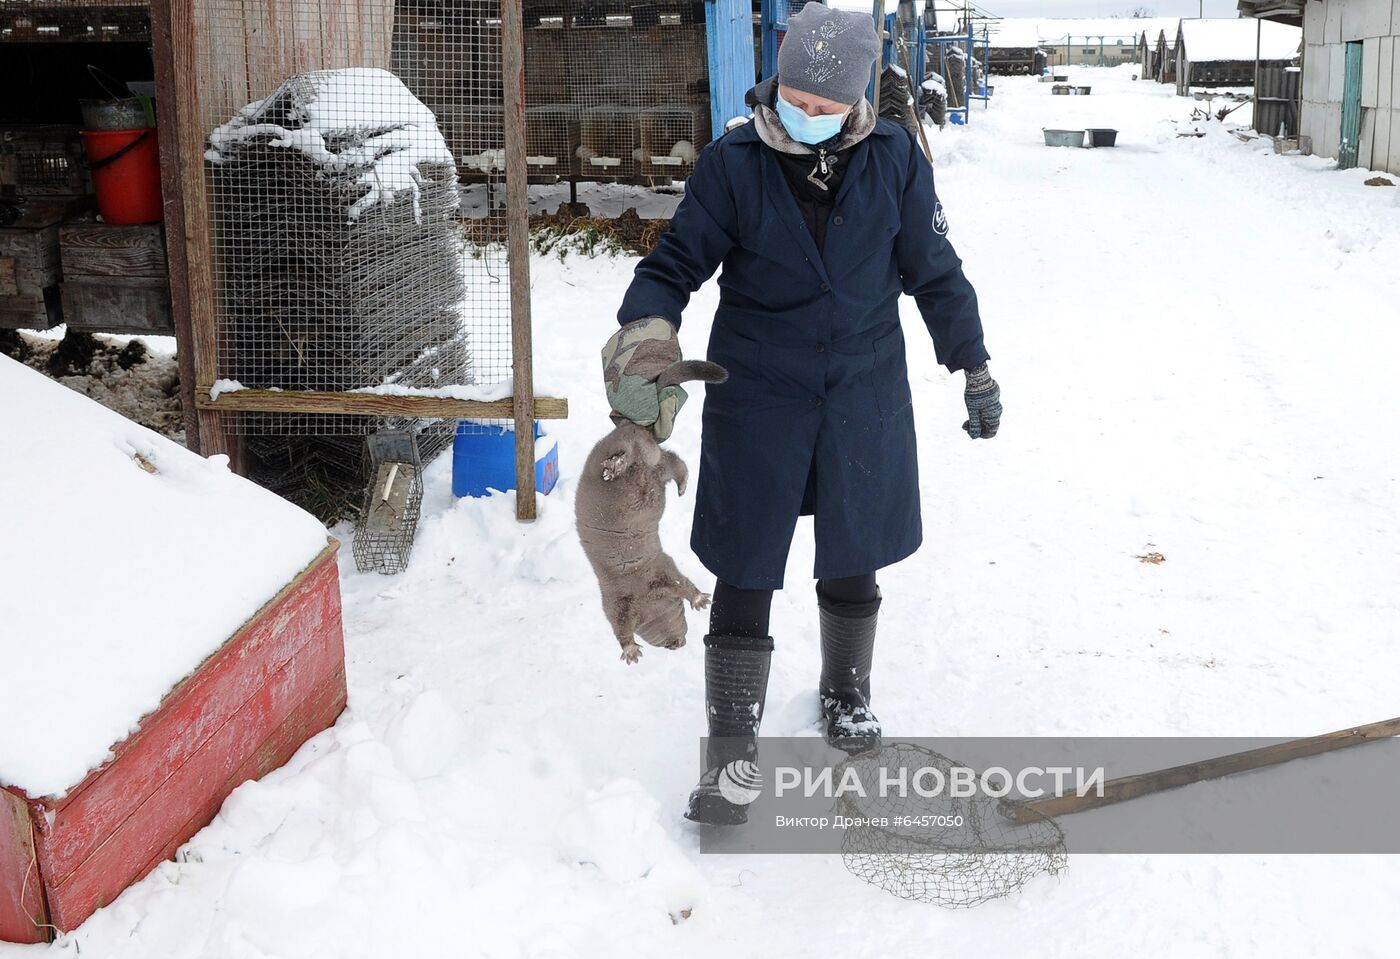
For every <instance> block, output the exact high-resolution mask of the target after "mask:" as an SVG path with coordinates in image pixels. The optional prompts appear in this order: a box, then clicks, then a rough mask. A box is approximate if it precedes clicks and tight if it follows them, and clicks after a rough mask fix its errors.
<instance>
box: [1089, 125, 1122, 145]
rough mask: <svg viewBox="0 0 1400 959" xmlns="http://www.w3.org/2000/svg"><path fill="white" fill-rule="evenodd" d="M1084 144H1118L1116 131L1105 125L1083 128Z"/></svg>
mask: <svg viewBox="0 0 1400 959" xmlns="http://www.w3.org/2000/svg"><path fill="white" fill-rule="evenodd" d="M1084 133H1085V134H1086V138H1085V142H1084V145H1085V146H1089V147H1111V146H1117V145H1118V131H1117V130H1110V129H1108V128H1106V127H1090V128H1089V129H1087V130H1085V131H1084Z"/></svg>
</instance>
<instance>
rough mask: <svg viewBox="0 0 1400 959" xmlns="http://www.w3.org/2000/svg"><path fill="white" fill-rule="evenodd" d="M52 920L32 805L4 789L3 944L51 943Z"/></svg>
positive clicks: (0, 850) (0, 839)
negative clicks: (36, 851)
mask: <svg viewBox="0 0 1400 959" xmlns="http://www.w3.org/2000/svg"><path fill="white" fill-rule="evenodd" d="M48 921H49V914H48V907H47V905H46V904H45V902H44V885H43V879H42V877H41V876H40V875H39V865H38V860H37V858H36V857H35V855H34V827H33V825H32V823H31V820H30V816H29V804H28V803H27V802H25V801H24V799H23V798H22V797H20V796H18V795H16V794H15V793H13V792H10V791H8V790H6V789H3V788H0V942H47V941H48V939H49V934H48V929H47V928H46V924H47V923H48Z"/></svg>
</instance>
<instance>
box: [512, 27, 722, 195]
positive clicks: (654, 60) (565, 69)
mask: <svg viewBox="0 0 1400 959" xmlns="http://www.w3.org/2000/svg"><path fill="white" fill-rule="evenodd" d="M704 19H705V18H704V7H703V4H694V3H689V2H675V0H669V2H660V3H649V4H628V3H621V2H618V3H613V4H603V3H586V4H582V5H569V6H566V5H564V4H562V3H559V2H557V0H527V2H526V4H525V23H526V25H527V29H526V31H525V85H526V98H527V100H528V102H529V104H530V112H529V127H530V129H529V133H528V136H529V138H530V147H529V153H530V155H531V157H532V158H541V159H539V160H538V161H534V160H532V161H531V170H530V172H531V175H532V177H533V178H534V179H535V180H536V181H537V182H538V181H541V180H547V179H551V178H555V177H562V176H570V177H572V178H575V179H581V180H603V181H607V180H630V181H642V180H649V181H653V182H654V181H656V180H659V179H663V178H665V177H668V176H672V175H674V176H677V177H683V176H685V175H686V174H687V173H688V172H689V170H688V169H687V168H686V166H685V163H684V162H681V163H679V164H676V163H672V162H670V161H669V160H667V159H665V158H666V157H669V155H670V153H669V151H670V149H671V147H672V146H674V145H675V144H676V143H677V142H680V141H682V140H685V141H687V142H689V143H690V144H691V145H692V146H693V147H694V149H695V151H696V152H697V153H698V151H699V150H700V149H702V148H703V147H704V146H705V144H706V143H708V142H709V140H710V135H711V134H710V129H709V120H708V116H709V79H708V76H709V61H708V55H707V47H706V37H705V27H704ZM652 109H658V110H670V111H674V112H675V113H676V114H677V116H678V117H679V115H680V114H684V115H685V116H686V117H690V116H691V115H692V113H698V115H700V116H701V117H702V120H701V121H696V122H690V123H689V124H688V126H689V129H687V130H686V131H685V132H684V134H683V135H678V136H676V137H675V138H674V139H673V140H672V141H671V143H670V144H668V145H667V149H666V150H665V151H661V152H658V153H656V154H655V155H656V156H659V157H662V158H663V159H662V160H660V161H659V162H655V163H653V162H651V161H650V160H649V159H648V156H647V154H646V147H645V146H644V143H643V139H644V136H645V133H644V128H643V113H644V112H645V111H649V110H652ZM660 122H661V121H660V118H659V116H658V123H660ZM675 122H676V123H677V124H678V125H679V124H680V123H681V121H680V120H679V119H677V120H676V121H675ZM657 132H658V133H660V128H659V127H658V128H657ZM566 152H568V153H569V154H570V155H571V156H572V157H573V162H572V163H571V167H572V169H571V170H569V171H568V172H567V173H565V172H564V171H563V170H562V169H561V168H558V164H557V161H556V163H548V162H546V161H545V160H544V159H543V158H548V157H555V158H557V157H559V156H561V155H562V154H564V153H566ZM681 152H682V153H685V152H687V151H686V150H685V149H684V148H683V149H682V151H681Z"/></svg>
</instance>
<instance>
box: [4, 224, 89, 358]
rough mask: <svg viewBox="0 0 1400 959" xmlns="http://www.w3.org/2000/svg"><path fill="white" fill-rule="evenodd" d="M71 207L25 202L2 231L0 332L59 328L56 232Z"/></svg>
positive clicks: (61, 312)
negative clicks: (16, 215) (3, 330)
mask: <svg viewBox="0 0 1400 959" xmlns="http://www.w3.org/2000/svg"><path fill="white" fill-rule="evenodd" d="M73 203H74V201H73V200H72V199H59V198H54V199H43V200H27V201H25V202H23V203H21V204H20V205H19V207H18V217H17V218H15V219H14V220H13V221H12V222H10V223H8V224H7V225H6V226H4V227H0V328H5V329H34V330H46V329H48V328H49V327H51V326H55V325H57V324H59V323H62V322H63V311H62V309H61V307H60V306H59V298H58V281H59V279H60V278H61V277H62V275H63V272H62V267H61V262H60V259H59V253H58V230H59V224H60V223H62V222H63V218H64V217H65V216H66V215H67V214H68V212H69V210H70V209H71V208H72V206H73Z"/></svg>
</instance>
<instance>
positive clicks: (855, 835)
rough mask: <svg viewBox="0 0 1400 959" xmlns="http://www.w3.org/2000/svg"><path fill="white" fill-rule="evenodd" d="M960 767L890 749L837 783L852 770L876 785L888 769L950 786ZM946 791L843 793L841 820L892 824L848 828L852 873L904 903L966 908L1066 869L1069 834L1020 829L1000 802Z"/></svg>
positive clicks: (849, 764)
mask: <svg viewBox="0 0 1400 959" xmlns="http://www.w3.org/2000/svg"><path fill="white" fill-rule="evenodd" d="M954 767H960V768H961V767H963V764H962V763H958V762H956V761H954V760H952V759H949V758H948V757H947V756H944V755H941V754H940V753H937V752H934V751H933V750H931V749H927V748H925V747H922V746H917V745H914V744H912V743H889V744H887V745H885V746H883V747H882V748H880V749H874V750H870V751H869V752H865V753H860V754H857V755H855V756H852V757H850V758H849V759H848V760H846V761H845V762H844V763H843V764H842V766H841V767H839V768H838V769H837V770H836V771H835V774H834V779H835V780H836V781H838V782H839V781H841V780H842V777H843V776H844V775H845V774H846V770H847V768H851V769H853V770H854V772H855V774H856V775H857V776H858V777H859V778H860V780H861V781H862V782H875V781H877V777H878V776H879V775H880V773H881V772H882V771H884V770H890V769H901V770H921V769H925V768H928V769H932V770H936V771H937V772H938V773H941V774H942V777H943V779H942V781H943V782H948V781H950V780H951V771H952V769H953V768H954ZM891 792H897V791H893V790H892V791H891ZM947 792H948V791H946V790H945V791H944V792H941V793H940V794H939V795H937V796H933V797H925V796H920V795H918V794H917V793H916V792H910V791H905V792H904V793H903V794H899V795H889V794H886V795H872V796H868V797H856V796H852V795H849V794H847V793H842V795H841V797H840V799H839V800H838V804H837V812H838V813H839V814H840V815H842V816H848V817H850V818H851V819H853V820H857V821H866V820H871V819H874V820H887V821H889V822H890V823H891V825H888V826H885V825H853V826H852V827H850V828H849V829H847V830H846V832H845V834H844V836H843V837H842V841H841V858H842V861H843V862H844V863H845V865H846V868H847V869H848V870H850V871H851V872H852V873H854V874H855V875H857V876H859V877H860V878H861V879H864V880H865V881H866V882H868V883H871V884H872V885H875V886H879V887H880V888H881V889H884V890H885V891H887V892H890V893H893V894H894V895H896V896H899V897H900V898H901V899H912V900H916V901H918V902H931V903H937V904H938V905H940V906H948V907H951V908H965V907H969V906H975V905H978V904H980V903H983V902H987V901H989V900H992V899H998V898H1001V897H1003V896H1007V895H1010V894H1011V893H1013V892H1015V891H1016V890H1017V889H1019V888H1021V886H1023V885H1025V884H1026V883H1027V882H1028V881H1030V880H1031V879H1034V878H1035V877H1036V876H1038V875H1041V874H1044V873H1050V874H1055V873H1058V872H1059V871H1060V870H1061V869H1063V868H1064V867H1065V865H1066V861H1067V860H1066V852H1065V841H1064V834H1063V833H1062V832H1061V831H1060V827H1059V826H1058V825H1056V824H1055V822H1054V821H1053V820H1051V819H1047V818H1041V819H1037V820H1034V821H1032V822H1029V823H1024V824H1020V823H1015V822H1012V821H1011V820H1009V819H1007V818H1006V817H1004V816H1003V815H1002V814H1001V812H1000V811H999V807H1000V806H1001V800H999V799H995V798H992V797H989V796H985V795H977V796H971V797H958V796H951V795H947ZM906 817H908V818H906ZM922 817H939V818H937V819H936V820H929V819H924V818H922Z"/></svg>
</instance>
